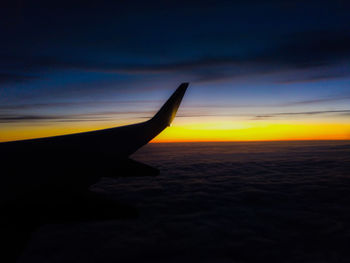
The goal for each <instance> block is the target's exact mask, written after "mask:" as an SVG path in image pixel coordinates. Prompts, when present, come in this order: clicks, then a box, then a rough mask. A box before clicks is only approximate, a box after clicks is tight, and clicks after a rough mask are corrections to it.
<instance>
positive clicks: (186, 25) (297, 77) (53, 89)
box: [0, 1, 350, 127]
mask: <svg viewBox="0 0 350 263" xmlns="http://www.w3.org/2000/svg"><path fill="white" fill-rule="evenodd" d="M112 2H113V1H112ZM349 13H350V2H349V1H193V2H188V1H186V2H181V1H163V2H162V3H157V2H151V1H121V2H118V1H115V2H113V3H110V2H109V1H108V2H104V1H96V2H89V1H75V2H74V3H72V1H59V2H54V1H43V2H38V1H11V2H10V3H8V4H6V3H5V4H4V6H3V7H2V8H1V10H0V16H1V20H0V34H1V41H0V123H1V124H0V125H2V126H4V125H5V126H6V127H8V125H15V124H16V125H18V124H21V123H26V125H37V123H38V122H40V123H41V124H43V123H44V122H46V121H49V122H57V123H58V122H65V121H86V120H88V121H91V120H95V121H98V120H101V119H103V120H106V121H110V123H111V125H113V122H115V121H116V120H117V119H120V118H126V119H128V120H130V121H132V120H136V119H137V118H141V117H148V116H151V115H152V114H153V112H154V111H155V110H156V109H157V107H158V106H159V105H160V104H161V103H162V101H163V100H164V99H166V97H167V96H168V95H169V94H170V93H171V92H172V90H173V89H174V88H175V87H176V86H177V85H178V84H179V83H181V82H184V81H189V82H191V84H192V85H191V89H190V90H189V94H188V97H187V98H186V100H185V104H184V108H183V109H182V110H181V114H182V116H185V117H186V116H187V117H189V118H191V117H193V116H208V115H214V116H227V115H228V116H236V115H239V116H243V117H245V118H247V119H266V118H268V119H271V118H281V116H288V118H291V116H293V118H301V116H304V117H305V116H310V115H313V116H314V115H317V116H319V117H320V116H321V115H322V116H323V115H324V116H323V117H325V118H327V117H329V115H330V113H331V116H332V118H341V119H342V121H345V122H346V121H348V120H349V118H348V116H349V110H350V107H349V106H348V105H349V101H350V87H349V79H350V69H349V66H350V15H349ZM315 112H317V113H316V114H315ZM180 116H181V115H180ZM198 121H199V120H198Z"/></svg>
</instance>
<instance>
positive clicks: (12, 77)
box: [0, 72, 38, 85]
mask: <svg viewBox="0 0 350 263" xmlns="http://www.w3.org/2000/svg"><path fill="white" fill-rule="evenodd" d="M37 78H38V77H37V76H31V75H23V74H15V73H1V72H0V85H1V84H8V83H17V82H26V81H31V80H35V79H37Z"/></svg>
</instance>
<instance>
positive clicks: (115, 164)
mask: <svg viewBox="0 0 350 263" xmlns="http://www.w3.org/2000/svg"><path fill="white" fill-rule="evenodd" d="M187 86H188V83H183V84H181V85H180V86H179V87H178V88H177V90H176V91H175V92H174V93H173V95H172V96H171V97H170V98H169V99H168V100H167V102H166V103H165V104H164V105H163V106H162V108H161V109H160V110H159V111H158V112H157V114H156V115H155V116H154V117H153V118H151V119H150V120H148V121H145V122H142V123H138V124H134V125H128V126H123V127H116V128H110V129H104V130H97V131H92V132H84V133H77V134H70V135H62V136H54V137H47V138H39V139H31V140H23V141H14V142H5V143H0V171H1V172H0V174H1V191H0V210H1V216H0V232H1V237H0V241H1V243H2V244H6V245H5V246H4V247H3V250H4V253H3V254H2V256H0V260H1V259H2V258H4V259H6V262H15V261H16V259H17V258H18V256H19V255H20V254H21V251H22V250H23V248H24V247H25V245H26V243H27V241H28V240H29V238H30V235H31V233H32V232H33V231H35V229H36V228H38V227H39V226H41V225H43V224H47V223H52V222H59V223H62V222H71V221H77V220H78V221H86V220H106V219H117V218H125V217H126V218H128V217H134V216H136V215H137V211H135V209H134V208H132V207H128V206H125V205H121V204H118V203H116V202H115V201H113V200H109V199H108V198H106V197H105V196H103V195H102V196H101V195H99V194H97V193H95V192H91V191H89V186H91V185H92V184H94V183H96V182H97V181H98V180H99V179H100V178H101V177H106V176H107V177H108V176H113V177H114V176H117V177H119V176H134V175H136V176H145V175H156V174H158V173H159V171H158V170H157V169H156V168H153V167H150V166H148V165H146V164H142V163H139V162H136V161H134V160H132V159H130V158H129V156H130V155H131V154H132V153H134V152H135V151H136V150H137V149H139V148H140V147H142V146H143V145H145V144H147V143H148V142H149V141H150V140H152V139H153V138H154V137H155V136H157V135H158V134H159V133H160V132H161V131H163V130H164V129H165V128H166V127H167V126H169V125H170V123H171V122H172V120H173V119H174V117H175V115H176V112H177V110H178V108H179V105H180V103H181V100H182V98H183V96H184V94H185V92H186V89H187ZM1 257H2V258H1ZM2 261H5V260H2Z"/></svg>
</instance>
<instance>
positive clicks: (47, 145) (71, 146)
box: [0, 83, 188, 157]
mask: <svg viewBox="0 0 350 263" xmlns="http://www.w3.org/2000/svg"><path fill="white" fill-rule="evenodd" d="M187 87H188V83H182V84H181V85H180V86H179V87H178V88H177V89H176V91H175V92H174V93H173V94H172V96H171V97H170V98H169V99H168V100H167V102H166V103H165V104H164V105H163V106H162V107H161V109H160V110H159V111H158V112H157V114H156V115H155V116H154V117H153V118H152V119H150V120H148V121H145V122H142V123H138V124H133V125H128V126H122V127H116V128H109V129H104V130H97V131H91V132H83V133H76V134H69V135H61V136H54V137H47V138H39V139H30V140H22V141H14V142H5V143H0V151H1V152H3V153H4V152H6V153H7V154H9V153H11V152H14V153H16V154H18V153H19V152H30V153H33V151H35V152H37V151H40V150H41V151H51V152H52V151H56V152H61V151H63V153H64V154H68V153H70V154H71V153H75V154H83V155H86V154H87V153H91V154H94V155H96V154H98V153H106V152H109V153H113V154H114V155H115V156H118V157H127V156H129V155H131V154H132V153H134V152H135V151H136V150H138V149H139V148H141V147H142V146H143V145H145V144H147V143H148V142H149V141H150V140H152V139H153V138H154V137H156V136H157V135H158V134H159V133H160V132H162V131H163V130H164V129H165V128H166V127H167V126H169V125H170V124H171V122H172V121H173V119H174V117H175V115H176V112H177V110H178V108H179V106H180V103H181V100H182V98H183V96H184V94H185V92H186V89H187Z"/></svg>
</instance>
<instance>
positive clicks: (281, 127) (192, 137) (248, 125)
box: [0, 121, 350, 143]
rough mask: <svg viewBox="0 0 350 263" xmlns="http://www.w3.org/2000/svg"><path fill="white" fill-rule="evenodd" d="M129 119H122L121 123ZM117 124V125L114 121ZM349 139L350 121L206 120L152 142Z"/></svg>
mask: <svg viewBox="0 0 350 263" xmlns="http://www.w3.org/2000/svg"><path fill="white" fill-rule="evenodd" d="M124 124H126V123H119V124H118V126H122V125H124ZM113 126H114V127H115V126H116V125H113ZM109 127H112V126H111V124H110V123H101V122H100V123H97V122H96V123H75V124H72V123H61V124H57V123H55V124H41V125H36V126H24V125H12V126H7V127H4V128H2V129H1V130H0V142H5V141H14V140H23V139H31V138H40V137H49V136H56V135H63V134H71V133H78V132H84V131H91V130H98V129H104V128H109ZM290 140H350V123H286V122H262V121H245V122H244V121H242V122H239V121H238V122H233V121H232V122H228V121H227V122H224V121H221V122H206V123H200V122H197V123H187V122H183V123H179V124H176V125H174V126H171V127H168V128H167V129H166V130H164V131H163V132H162V133H161V134H160V135H158V136H157V137H156V138H155V139H153V140H152V141H151V142H152V143H160V142H205V141H290Z"/></svg>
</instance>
